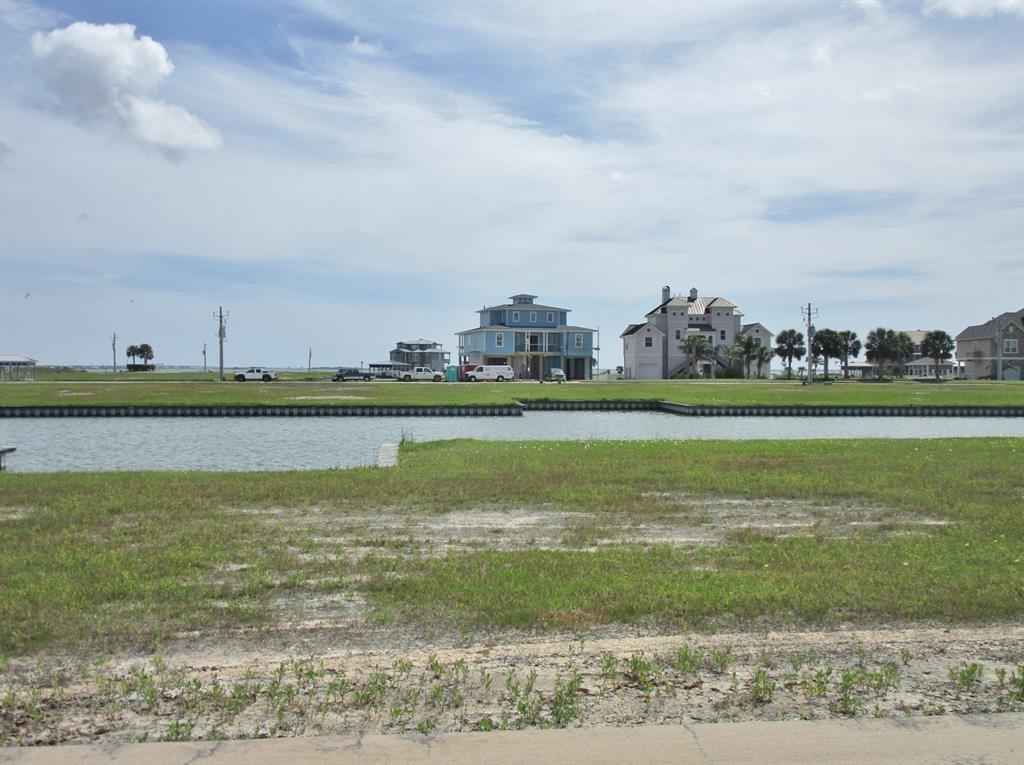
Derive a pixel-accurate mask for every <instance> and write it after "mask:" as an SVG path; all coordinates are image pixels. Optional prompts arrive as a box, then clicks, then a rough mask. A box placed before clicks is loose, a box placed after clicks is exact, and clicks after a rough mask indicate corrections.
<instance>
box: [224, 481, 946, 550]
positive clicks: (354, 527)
mask: <svg viewBox="0 0 1024 765" xmlns="http://www.w3.org/2000/svg"><path fill="white" fill-rule="evenodd" d="M651 496H654V495H651ZM656 496H657V497H658V499H659V500H660V505H661V507H660V508H659V509H658V510H657V511H656V512H651V513H647V514H644V515H635V514H630V515H624V514H615V513H595V512H570V511H564V510H555V509H553V508H551V507H545V506H540V507H480V508H473V509H469V510H456V511H452V512H447V513H419V512H408V511H406V512H402V511H400V510H398V511H396V510H394V509H393V508H388V509H387V510H386V511H383V510H382V511H375V512H364V511H344V510H334V509H330V508H303V509H301V510H290V509H282V508H266V509H252V510H242V511H236V512H247V513H256V514H258V515H260V516H261V517H263V518H265V519H267V520H268V522H270V523H274V524H282V525H284V526H287V527H288V528H292V529H294V528H302V529H304V530H305V531H307V532H308V536H307V537H306V539H307V541H309V542H310V543H312V545H313V549H312V550H310V549H305V550H303V551H302V553H301V554H302V555H303V556H305V557H309V556H312V557H326V558H327V559H332V558H333V559H342V558H344V559H349V560H358V559H360V558H362V557H364V556H366V555H370V554H373V555H383V556H388V555H409V554H420V555H427V556H444V555H446V554H448V553H457V552H466V551H471V550H478V549H484V548H486V549H495V550H507V551H513V550H564V549H584V550H594V549H598V548H599V547H602V546H607V545H620V544H629V545H644V546H649V545H678V546H720V545H724V544H728V543H729V542H730V541H731V540H732V539H733V538H734V536H735V535H736V534H738V533H739V534H743V533H748V534H750V533H752V534H759V535H770V536H776V537H790V536H814V537H833V538H834V537H845V536H850V535H853V534H855V533H865V532H870V533H874V534H906V533H926V532H927V531H928V530H929V529H932V528H935V527H939V526H945V525H948V524H949V523H950V522H949V521H946V520H941V519H936V518H926V517H921V516H916V515H909V514H904V513H899V512H898V511H895V510H893V509H892V508H885V507H874V506H870V505H864V504H856V503H849V504H841V505H840V504H836V505H824V504H819V503H812V502H801V501H798V500H782V499H757V500H747V499H699V498H694V497H689V496H687V495H679V494H662V495H656Z"/></svg>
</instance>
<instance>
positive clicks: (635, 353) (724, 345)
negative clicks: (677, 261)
mask: <svg viewBox="0 0 1024 765" xmlns="http://www.w3.org/2000/svg"><path fill="white" fill-rule="evenodd" d="M644 318H645V319H646V320H645V321H644V323H642V324H630V325H629V326H627V327H626V329H625V330H624V331H623V333H622V334H621V335H620V337H621V338H622V359H623V367H624V370H625V376H626V378H627V379H633V380H666V379H670V378H673V377H685V376H688V375H691V374H700V375H701V376H705V377H708V376H711V372H712V367H715V370H716V372H717V370H719V369H721V370H725V369H730V368H731V369H734V370H735V369H738V368H739V365H738V364H737V363H736V362H735V361H734V360H732V359H730V358H729V355H728V349H729V347H730V346H731V345H733V344H734V343H735V342H736V341H737V340H740V339H742V338H744V337H752V338H754V341H755V343H756V344H757V345H760V346H763V347H766V348H771V347H772V339H773V337H774V335H773V334H772V332H771V331H770V330H769V329H768V328H767V327H765V326H764V325H763V324H760V323H758V322H752V323H749V324H743V323H742V322H741V319H742V318H743V312H742V311H741V310H740V309H739V308H738V307H737V306H736V304H735V303H733V302H732V301H731V300H728V299H726V298H724V297H709V296H704V297H702V296H701V295H700V294H699V293H698V292H697V288H696V287H694V288H693V289H691V290H690V294H689V295H685V296H684V295H672V290H671V289H670V288H669V287H662V289H661V302H660V303H659V304H658V305H657V306H655V307H654V308H653V309H651V310H650V311H649V312H648V313H647V315H646V316H645V317H644ZM691 336H699V337H703V338H704V339H705V340H706V341H707V344H708V347H709V348H711V349H712V351H713V354H712V358H710V359H705V360H700V361H698V360H695V359H692V358H690V356H689V354H687V353H685V352H684V351H683V350H682V346H683V344H684V343H685V342H686V338H688V337H691ZM770 366H771V365H765V366H764V367H762V368H761V369H760V371H759V370H758V369H757V364H756V363H754V364H751V367H750V369H751V374H752V375H755V376H756V375H760V376H764V377H768V376H770V375H771V370H770Z"/></svg>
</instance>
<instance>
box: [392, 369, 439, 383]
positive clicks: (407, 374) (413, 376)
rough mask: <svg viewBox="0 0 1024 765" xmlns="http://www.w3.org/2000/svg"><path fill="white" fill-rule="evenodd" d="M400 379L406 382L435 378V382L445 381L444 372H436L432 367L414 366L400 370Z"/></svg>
mask: <svg viewBox="0 0 1024 765" xmlns="http://www.w3.org/2000/svg"><path fill="white" fill-rule="evenodd" d="M398 379H399V380H402V381H404V382H411V381H412V380H433V381H434V382H443V381H444V374H443V373H441V372H435V371H434V370H433V369H431V368H430V367H413V368H412V369H405V370H402V371H401V372H399V373H398Z"/></svg>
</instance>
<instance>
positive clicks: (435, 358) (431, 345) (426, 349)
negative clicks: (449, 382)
mask: <svg viewBox="0 0 1024 765" xmlns="http://www.w3.org/2000/svg"><path fill="white" fill-rule="evenodd" d="M450 359H451V352H450V351H446V350H444V348H443V347H442V345H441V343H435V342H434V341H433V340H424V339H423V338H420V339H419V340H399V341H398V342H397V343H396V344H395V347H394V348H393V349H392V351H391V360H392V361H393V362H395V363H396V364H402V365H405V366H403V368H407V367H430V368H431V369H433V370H435V371H444V368H445V367H447V366H448V362H449V360H450Z"/></svg>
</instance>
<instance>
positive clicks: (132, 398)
mask: <svg viewBox="0 0 1024 765" xmlns="http://www.w3.org/2000/svg"><path fill="white" fill-rule="evenodd" d="M291 374H294V375H295V376H296V377H300V378H302V379H298V380H290V381H289V380H288V379H282V380H280V381H277V382H273V383H252V382H250V383H236V382H224V383H218V382H209V381H206V382H203V381H196V380H194V379H191V378H193V377H195V375H183V376H182V377H181V378H180V379H179V378H177V377H175V378H174V379H173V380H172V379H170V378H171V377H172V375H171V374H154V373H137V374H134V375H119V376H118V379H117V381H110V380H102V379H99V380H93V379H92V378H90V381H88V382H83V381H78V380H76V381H69V382H68V381H65V382H37V383H17V384H10V385H0V407H3V406H47V405H49V406H81V405H132V404H135V405H153V404H211V405H224V404H240V405H245V404H288V405H320V406H324V405H329V406H351V405H358V404H412V405H415V404H423V405H432V404H511V403H515V402H517V401H530V400H539V399H546V400H576V401H581V400H585V401H638V400H665V401H674V402H678V403H683V404H737V405H753V404H765V405H799V404H805V405H836V406H885V405H893V406H908V405H909V406H927V405H955V406H1006V405H1017V406H1021V405H1024V384H1021V383H1012V382H987V381H970V382H968V381H957V382H947V383H941V384H935V383H931V382H909V381H902V382H891V383H872V382H839V383H836V384H834V385H827V386H826V385H812V386H803V385H801V384H800V383H799V382H792V381H784V380H775V381H768V380H717V381H711V380H669V381H629V382H590V383H584V382H580V383H570V384H567V385H555V384H544V385H542V384H538V383H534V382H517V383H504V384H500V385H499V384H495V383H475V384H474V383H426V382H423V383H398V382H390V381H383V382H372V383H363V382H352V383H346V384H341V383H332V382H330V380H329V379H328V376H327V375H326V374H323V373H321V374H322V379H316V376H317V373H316V372H313V373H312V374H308V375H307V374H306V373H291ZM150 375H152V376H150ZM200 376H201V375H200ZM128 378H130V380H129V379H128ZM305 378H311V379H305ZM207 380H209V377H208V378H207Z"/></svg>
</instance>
